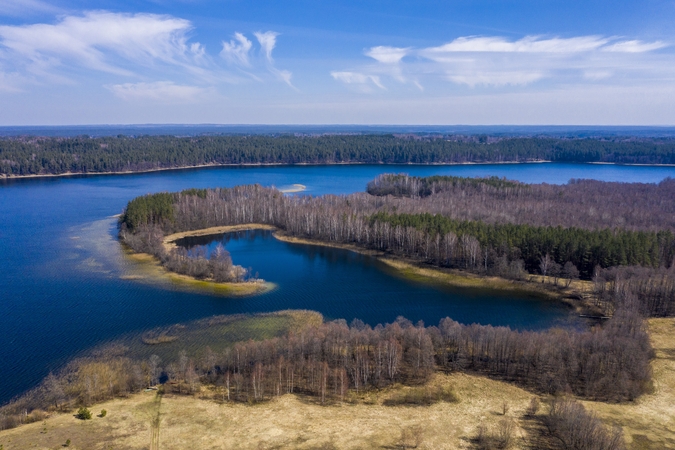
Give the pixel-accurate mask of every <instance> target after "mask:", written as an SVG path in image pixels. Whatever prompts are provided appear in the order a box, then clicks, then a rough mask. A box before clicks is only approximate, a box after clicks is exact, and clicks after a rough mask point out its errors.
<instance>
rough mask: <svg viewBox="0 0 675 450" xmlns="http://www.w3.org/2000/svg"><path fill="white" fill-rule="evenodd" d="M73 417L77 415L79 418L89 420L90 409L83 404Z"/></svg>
mask: <svg viewBox="0 0 675 450" xmlns="http://www.w3.org/2000/svg"><path fill="white" fill-rule="evenodd" d="M75 417H77V418H78V419H80V420H90V419H91V411H89V410H88V409H87V408H85V407H84V406H83V407H81V408H80V409H78V410H77V414H76V415H75Z"/></svg>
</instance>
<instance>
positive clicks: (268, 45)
mask: <svg viewBox="0 0 675 450" xmlns="http://www.w3.org/2000/svg"><path fill="white" fill-rule="evenodd" d="M253 34H254V35H255V37H256V39H258V42H259V43H260V47H261V48H262V51H263V53H264V54H265V58H267V61H268V62H270V63H273V62H274V60H273V59H272V50H274V47H276V45H277V36H279V33H277V32H274V31H265V32H264V33H262V32H259V31H258V32H256V33H253Z"/></svg>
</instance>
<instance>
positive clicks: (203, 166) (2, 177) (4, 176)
mask: <svg viewBox="0 0 675 450" xmlns="http://www.w3.org/2000/svg"><path fill="white" fill-rule="evenodd" d="M549 163H556V161H549V160H532V161H482V162H475V161H469V162H456V163H452V162H449V163H438V162H430V163H385V162H351V161H347V162H324V163H304V162H303V163H241V164H199V165H194V166H180V167H161V168H156V169H146V170H126V171H116V172H64V173H58V174H31V175H11V174H10V175H8V174H0V180H26V179H37V178H67V177H79V176H98V175H134V174H144V173H153V172H165V171H170V170H189V169H208V168H218V167H243V168H246V167H277V166H363V165H373V166H468V165H502V164H504V165H510V164H549ZM559 163H560V164H595V165H616V166H639V167H640V166H641V167H649V166H653V167H675V164H639V163H615V162H602V161H594V162H587V161H584V162H569V161H565V162H559Z"/></svg>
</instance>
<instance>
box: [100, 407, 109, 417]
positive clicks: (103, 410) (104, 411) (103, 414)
mask: <svg viewBox="0 0 675 450" xmlns="http://www.w3.org/2000/svg"><path fill="white" fill-rule="evenodd" d="M106 414H108V411H106V410H105V409H102V410H101V414H99V417H101V418H103V417H105V416H106Z"/></svg>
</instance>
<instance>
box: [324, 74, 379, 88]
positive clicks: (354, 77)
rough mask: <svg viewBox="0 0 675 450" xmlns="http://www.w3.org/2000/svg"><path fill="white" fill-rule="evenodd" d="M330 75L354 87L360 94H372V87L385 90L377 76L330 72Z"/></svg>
mask: <svg viewBox="0 0 675 450" xmlns="http://www.w3.org/2000/svg"><path fill="white" fill-rule="evenodd" d="M330 75H331V76H332V77H333V78H334V79H336V80H338V81H341V82H343V83H345V84H351V85H355V86H356V87H357V88H358V90H360V91H362V92H372V85H375V86H377V87H378V88H380V89H386V88H385V87H384V86H383V85H382V83H381V82H380V77H379V76H377V75H367V74H363V73H359V72H348V71H345V72H331V73H330Z"/></svg>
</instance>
